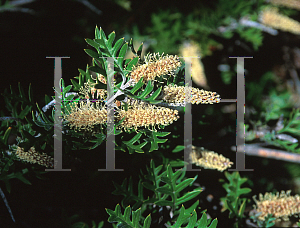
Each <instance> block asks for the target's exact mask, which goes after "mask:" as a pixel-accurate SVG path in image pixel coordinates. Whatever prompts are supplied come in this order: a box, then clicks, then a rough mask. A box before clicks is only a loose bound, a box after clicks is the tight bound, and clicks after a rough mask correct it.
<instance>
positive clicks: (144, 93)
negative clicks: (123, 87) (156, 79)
mask: <svg viewBox="0 0 300 228" xmlns="http://www.w3.org/2000/svg"><path fill="white" fill-rule="evenodd" d="M152 90H153V85H151V81H148V84H147V86H146V88H145V90H144V91H143V93H142V94H141V95H138V97H139V98H140V99H141V98H145V97H146V96H147V95H149V93H151V91H152Z"/></svg>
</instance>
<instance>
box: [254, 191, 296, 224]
mask: <svg viewBox="0 0 300 228" xmlns="http://www.w3.org/2000/svg"><path fill="white" fill-rule="evenodd" d="M290 194H291V190H289V191H286V193H285V192H284V191H281V193H280V194H279V192H277V193H276V194H272V193H268V192H267V193H265V195H264V196H263V195H262V194H259V200H257V199H256V196H254V197H253V199H254V201H255V203H256V205H255V208H256V211H257V213H259V212H261V214H260V216H259V217H258V219H259V220H264V219H265V217H266V216H267V215H268V214H272V215H273V216H274V217H275V218H277V220H281V219H283V220H284V221H288V220H289V218H288V217H289V216H291V215H295V214H299V213H300V196H299V195H295V196H291V195H290Z"/></svg>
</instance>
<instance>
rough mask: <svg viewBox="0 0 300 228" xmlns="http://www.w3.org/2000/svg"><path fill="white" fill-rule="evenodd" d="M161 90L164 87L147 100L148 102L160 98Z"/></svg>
mask: <svg viewBox="0 0 300 228" xmlns="http://www.w3.org/2000/svg"><path fill="white" fill-rule="evenodd" d="M161 89H162V87H159V88H158V89H157V90H156V91H155V92H154V93H153V94H152V95H151V97H149V98H147V99H146V100H148V101H153V100H155V99H156V98H157V97H158V95H159V94H160V92H161Z"/></svg>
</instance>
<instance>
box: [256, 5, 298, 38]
mask: <svg viewBox="0 0 300 228" xmlns="http://www.w3.org/2000/svg"><path fill="white" fill-rule="evenodd" d="M260 21H261V22H262V23H263V24H264V25H266V26H269V27H272V28H275V29H280V30H282V31H285V32H290V33H294V34H296V35H299V34H300V23H299V22H298V21H295V20H293V19H291V18H289V17H287V16H284V15H281V14H280V13H278V9H277V8H269V9H265V10H263V11H262V12H261V14H260Z"/></svg>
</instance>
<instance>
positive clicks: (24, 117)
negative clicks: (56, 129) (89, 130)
mask: <svg viewBox="0 0 300 228" xmlns="http://www.w3.org/2000/svg"><path fill="white" fill-rule="evenodd" d="M18 89H19V93H16V92H15V91H14V90H13V89H12V87H10V92H8V91H7V90H5V91H4V93H3V94H2V95H3V97H4V100H5V103H6V109H7V110H8V112H9V113H11V116H9V117H1V126H0V135H1V137H0V148H1V160H0V180H2V181H4V183H5V186H6V190H7V191H8V192H10V191H11V185H10V182H9V180H11V179H14V178H17V179H19V180H21V181H22V182H23V183H25V184H31V183H30V182H29V181H28V180H27V179H26V178H25V175H27V174H28V173H31V172H34V173H35V175H36V176H37V177H39V178H41V174H42V173H45V172H42V171H37V170H35V169H36V167H35V166H31V167H28V168H23V169H21V170H17V169H16V167H15V165H14V160H19V159H18V158H17V157H16V155H15V153H14V152H12V151H13V150H14V149H16V145H9V144H8V143H9V138H10V137H12V136H14V135H15V136H16V137H17V138H16V141H17V143H18V145H19V146H21V147H23V148H25V149H28V148H30V147H31V146H36V148H38V149H44V148H45V146H46V144H47V142H49V138H51V136H50V135H49V134H47V133H46V132H47V130H48V131H49V130H50V128H51V127H52V128H53V123H52V126H51V127H50V128H47V130H46V128H45V130H44V131H43V130H42V131H39V132H41V134H43V135H41V136H40V137H35V136H36V135H37V133H36V132H37V127H36V125H35V123H34V122H33V121H32V120H31V119H30V118H28V116H30V112H31V111H33V109H34V106H35V104H34V103H33V98H32V89H31V85H29V89H28V98H27V95H25V93H24V90H23V89H22V87H21V85H20V83H19V84H18ZM35 111H36V110H35ZM10 143H11V142H10Z"/></svg>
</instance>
